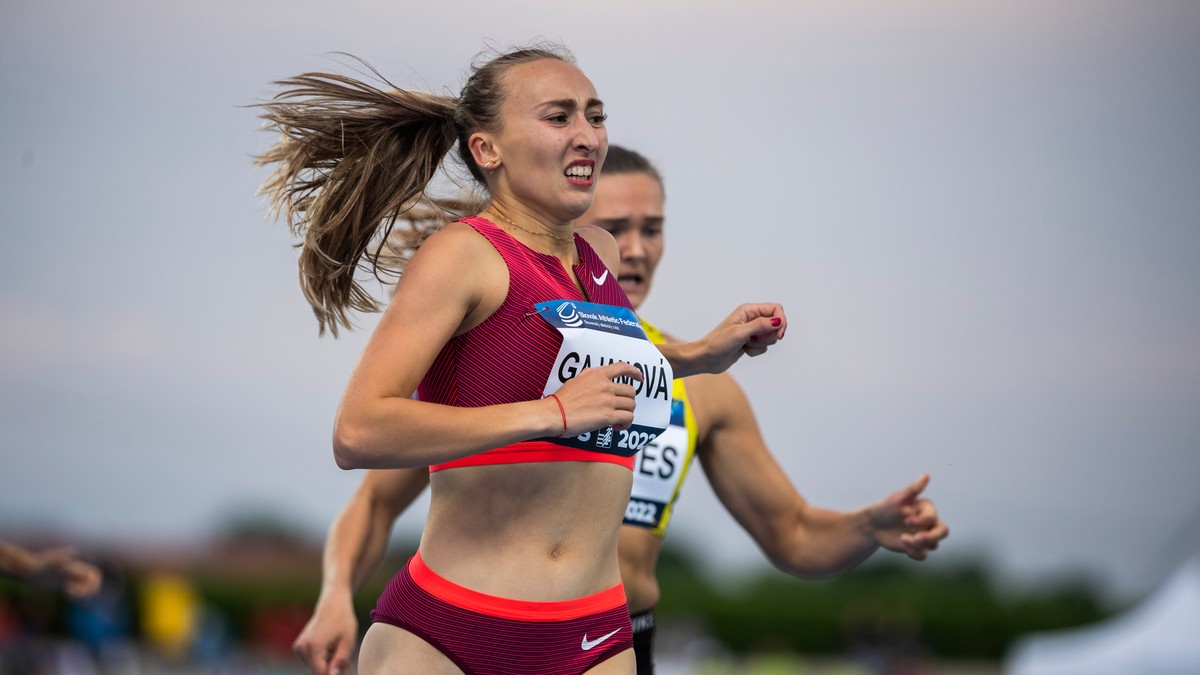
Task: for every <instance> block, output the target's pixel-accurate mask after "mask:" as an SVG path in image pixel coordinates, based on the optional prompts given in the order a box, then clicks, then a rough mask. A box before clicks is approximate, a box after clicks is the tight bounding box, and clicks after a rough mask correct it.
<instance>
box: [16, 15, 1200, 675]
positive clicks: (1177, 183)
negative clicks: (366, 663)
mask: <svg viewBox="0 0 1200 675" xmlns="http://www.w3.org/2000/svg"><path fill="white" fill-rule="evenodd" d="M574 4H578V3H574ZM574 4H572V6H571V7H566V6H565V4H563V3H548V2H541V1H534V0H510V1H509V2H505V3H490V2H482V1H469V2H455V1H453V0H448V1H447V2H439V3H395V2H389V3H384V2H368V1H365V0H347V1H345V2H341V3H327V2H312V1H311V0H292V1H290V2H281V1H279V0H241V1H239V2H231V1H229V0H213V1H210V2H207V3H163V2H150V1H149V0H112V1H110V2H105V3H90V2H82V1H79V0H45V1H42V2H37V3H34V2H27V1H20V0H18V1H16V2H8V3H5V4H4V5H3V6H0V91H3V95H2V96H0V196H2V200H0V317H3V319H2V320H0V429H2V433H3V446H2V450H0V452H2V455H0V539H6V540H10V541H15V542H19V543H22V544H24V545H26V546H30V547H34V548H39V547H48V546H53V545H58V544H72V545H76V546H78V547H79V548H80V550H81V553H82V555H83V556H84V557H85V558H88V559H90V560H93V561H95V562H97V563H99V564H101V565H102V566H103V567H104V569H105V570H106V585H105V589H104V591H103V592H102V593H101V594H100V595H99V596H97V598H96V599H94V600H92V601H89V602H86V603H71V602H67V601H66V600H65V599H64V598H62V597H61V596H59V595H56V594H54V593H51V592H48V591H45V590H42V589H37V588H31V587H29V586H27V585H24V584H22V583H19V582H17V581H15V580H12V579H0V655H2V657H0V658H2V659H3V660H2V662H0V668H3V669H4V670H3V671H2V672H4V673H22V672H154V671H155V670H156V669H157V670H168V671H170V670H189V669H191V670H199V671H201V672H209V671H212V670H214V669H215V670H219V671H221V672H293V671H294V670H295V668H296V665H297V664H296V662H295V661H294V658H293V657H292V656H291V654H290V642H291V640H292V639H293V638H294V637H295V634H296V632H298V630H299V628H300V626H302V625H303V622H304V621H305V620H306V619H307V616H308V612H309V610H310V608H311V604H312V602H313V600H314V599H315V597H316V592H317V587H318V583H319V568H320V563H319V547H320V544H321V540H322V537H323V533H324V530H325V528H326V527H327V526H328V524H329V522H330V521H331V519H332V518H333V516H334V515H335V514H336V513H337V511H338V509H339V508H340V506H341V504H342V503H343V502H344V501H345V499H346V498H347V496H348V495H349V493H350V492H351V491H352V489H353V487H354V486H355V485H356V484H357V481H358V480H359V478H360V476H359V475H358V474H356V473H354V472H343V471H340V470H338V469H337V467H336V466H335V465H334V463H333V459H332V452H331V450H330V443H329V438H330V429H331V421H332V417H333V412H334V408H335V406H336V404H337V401H338V398H339V396H340V394H341V390H342V387H343V386H344V384H345V381H346V378H347V377H348V375H349V372H350V370H351V368H352V367H353V364H354V361H355V359H356V358H357V355H358V352H359V351H360V349H361V348H362V346H363V343H364V342H365V339H366V337H367V336H368V335H369V333H370V330H371V328H372V326H373V323H374V321H375V317H372V316H364V317H361V318H360V321H359V323H360V327H359V329H358V330H357V331H355V332H352V333H350V334H347V335H343V336H342V337H341V338H339V339H336V340H334V339H332V338H330V337H324V338H319V337H318V335H317V326H316V322H315V320H314V319H313V317H312V315H311V313H310V312H309V310H308V308H307V305H306V304H305V303H304V300H303V298H302V297H301V294H300V292H299V288H298V285H297V282H296V268H295V258H296V251H295V249H294V248H293V247H292V244H293V243H294V242H293V240H292V238H291V236H290V234H289V233H288V231H287V228H286V227H285V225H284V224H282V223H280V222H277V221H273V220H270V219H268V217H267V208H266V204H265V202H264V200H263V199H261V198H260V197H259V196H257V194H256V189H257V187H258V185H259V183H261V182H262V180H263V179H264V178H265V177H266V172H265V171H263V170H261V169H257V168H255V167H254V166H253V163H252V157H253V155H255V154H256V153H258V152H261V151H262V150H263V149H265V148H266V147H267V145H268V144H269V143H270V142H272V140H273V139H272V138H271V137H269V136H268V135H267V134H265V133H263V132H261V131H260V130H259V126H260V125H259V121H258V119H257V115H256V111H255V110H254V108H253V107H252V106H253V104H254V103H255V102H256V101H260V100H262V99H263V98H265V97H267V96H268V95H269V94H270V93H271V91H272V88H271V85H270V83H271V82H272V81H274V80H278V79H281V78H285V77H289V76H292V75H296V74H299V73H301V72H305V71H310V70H333V71H336V72H342V73H347V72H351V69H352V67H353V64H352V62H351V61H350V60H348V59H346V58H344V57H339V56H337V55H336V54H335V52H349V53H351V54H354V55H355V56H358V57H362V58H363V59H365V60H366V61H367V62H369V63H370V64H371V65H373V66H375V67H376V68H378V69H379V70H380V71H381V72H382V73H383V74H384V75H385V76H387V77H388V78H389V79H390V80H391V81H392V82H393V83H395V84H396V85H398V86H402V87H409V88H420V89H427V90H431V91H437V92H445V93H456V92H457V90H458V88H459V87H460V86H461V84H462V82H463V80H464V79H465V76H466V73H467V69H468V65H469V63H470V62H471V60H472V58H473V57H474V56H475V55H476V54H478V53H480V52H481V51H485V50H489V49H501V50H503V49H505V48H507V47H509V46H512V45H522V44H526V43H528V42H530V41H531V40H535V39H550V40H558V41H562V42H563V43H565V44H566V45H567V46H568V47H569V48H570V49H571V50H572V51H573V52H574V53H575V55H576V56H577V58H578V63H579V65H580V67H581V68H582V69H583V70H584V72H586V73H587V74H588V75H589V77H591V79H592V81H593V82H594V83H595V85H596V88H597V90H598V91H599V93H600V96H601V97H602V98H603V99H604V101H605V103H606V107H607V112H608V113H609V123H608V127H609V135H610V140H611V141H612V142H615V143H620V144H622V145H625V146H627V147H631V148H633V149H636V150H638V151H640V152H642V153H643V154H645V155H647V156H648V157H650V158H651V159H652V160H653V161H655V162H656V163H657V164H658V166H659V167H660V168H661V170H662V173H663V175H664V178H665V181H666V189H667V228H668V232H669V237H668V241H669V243H668V247H667V254H666V257H665V259H664V262H663V264H662V265H661V266H660V271H659V275H658V277H657V281H656V284H655V290H654V292H653V294H652V295H651V298H650V300H649V302H648V303H647V304H646V305H645V306H644V307H643V314H644V315H645V316H646V317H648V318H650V319H651V320H653V321H655V322H656V323H657V324H659V325H660V326H662V327H663V328H665V329H667V330H669V331H671V332H672V333H674V334H676V335H679V336H682V337H697V336H699V335H701V334H702V333H703V332H704V331H705V330H706V329H707V328H708V327H709V326H711V325H712V324H713V323H714V322H716V321H717V320H719V319H720V318H722V317H724V315H725V314H726V312H727V311H728V310H729V309H731V308H732V307H733V306H735V305H736V304H737V303H739V302H743V301H748V300H771V301H779V302H782V303H783V304H784V305H785V307H786V308H787V311H788V314H789V317H790V321H791V326H792V328H791V330H790V332H789V334H788V339H787V340H786V341H785V342H784V343H783V344H782V345H781V346H780V347H779V348H778V349H775V350H773V351H772V352H771V354H770V355H768V356H767V357H764V358H763V359H756V360H744V361H743V362H740V363H738V364H737V365H736V366H735V369H734V375H735V377H737V378H738V380H739V381H740V382H741V384H742V385H743V387H744V388H745V389H746V391H747V393H748V395H749V397H750V399H751V401H752V403H753V405H754V407H755V410H756V412H757V414H758V417H759V422H760V425H761V427H762V429H763V433H764V435H765V437H766V438H767V440H768V442H769V443H770V445H771V446H772V449H773V451H774V452H775V454H776V456H777V457H778V458H779V460H780V462H781V464H782V465H783V466H784V467H785V469H786V470H787V471H788V473H789V475H790V476H791V477H792V479H793V481H794V482H795V484H796V485H797V486H798V488H799V489H800V490H801V492H803V493H804V495H805V496H806V497H807V498H808V499H809V500H810V501H811V502H813V503H815V504H818V505H821V506H827V507H831V508H838V509H849V508H855V507H858V506H861V505H864V504H867V503H870V502H873V501H875V500H877V499H880V498H882V497H884V496H886V495H888V494H890V493H891V492H893V491H894V490H896V489H899V488H900V487H902V486H904V485H906V484H908V483H909V482H911V481H912V480H914V479H915V478H916V477H917V476H918V475H919V474H920V473H922V472H928V473H930V474H931V475H932V482H931V484H930V486H929V489H928V495H929V496H930V497H931V498H933V499H934V500H935V501H936V503H937V504H938V506H939V509H940V511H941V513H942V515H943V517H944V518H945V519H946V520H947V521H948V523H949V524H950V527H951V530H952V535H951V537H950V539H949V540H947V542H946V543H945V545H944V546H943V547H942V550H940V551H939V552H938V553H937V554H936V556H935V559H933V560H930V561H928V562H926V563H923V564H918V563H914V562H911V561H907V560H902V559H900V558H899V557H898V556H895V555H889V554H880V555H877V556H876V557H875V558H874V559H873V560H872V561H870V562H869V563H868V564H867V565H866V566H864V567H863V568H862V569H860V570H857V571H855V572H853V573H851V574H849V575H847V576H845V577H843V578H840V579H836V580H825V581H796V580H793V579H791V578H789V577H785V576H783V575H782V574H779V573H777V572H774V571H772V570H771V569H770V568H769V567H768V566H767V564H766V562H765V561H764V559H763V557H762V555H761V554H760V552H759V551H758V550H757V549H756V547H755V545H754V544H753V542H752V541H751V540H750V539H749V538H748V537H747V536H746V535H745V534H744V533H743V532H742V531H741V530H740V529H739V528H738V526H737V525H736V523H734V522H733V520H732V519H731V518H730V517H729V516H728V515H727V514H726V513H725V512H724V511H723V510H722V508H721V506H720V505H719V503H718V502H717V501H716V500H715V499H714V497H713V496H712V493H711V491H710V490H709V488H708V486H707V484H706V481H705V479H704V477H703V474H702V472H700V471H697V472H695V475H694V476H692V478H691V480H690V481H689V485H688V488H687V490H685V493H684V496H683V499H682V501H681V503H680V505H679V510H678V518H677V520H676V521H675V523H674V524H673V526H672V529H671V532H670V534H669V535H668V542H667V543H668V549H669V552H670V555H669V556H668V559H667V560H666V561H665V563H664V566H663V568H662V575H661V576H662V577H663V580H664V600H663V605H662V608H661V612H660V625H661V627H660V636H661V646H660V648H659V651H660V653H661V654H662V655H663V659H664V666H663V667H664V671H665V672H666V673H667V675H670V674H671V673H673V672H678V673H685V672H705V673H709V672H711V673H717V672H739V673H750V672H804V671H806V670H807V671H811V672H835V671H836V672H859V670H861V671H862V672H968V671H969V672H992V671H999V670H1001V669H1002V668H1003V667H1004V664H1005V662H1006V661H1005V659H1006V658H1008V655H1011V653H1012V649H1013V648H1014V645H1015V644H1017V643H1018V641H1019V640H1020V639H1021V638H1022V637H1023V636H1027V635H1031V634H1034V633H1037V632H1039V631H1045V630H1050V629H1061V628H1071V627H1081V626H1090V625H1095V624H1096V623H1097V622H1101V621H1103V620H1105V619H1108V618H1111V617H1116V616H1119V615H1121V613H1122V612H1124V611H1125V610H1128V609H1130V608H1133V607H1136V606H1137V605H1138V604H1139V603H1140V602H1141V601H1143V599H1145V598H1147V597H1149V596H1150V595H1151V594H1152V593H1153V592H1154V591H1155V590H1156V589H1158V588H1160V587H1161V586H1162V585H1163V584H1164V583H1165V582H1166V580H1167V579H1169V578H1171V575H1172V573H1173V572H1174V571H1175V570H1176V569H1178V568H1179V567H1180V566H1181V565H1183V564H1185V563H1186V562H1187V561H1188V560H1193V559H1194V558H1195V556H1196V555H1197V553H1198V551H1200V497H1198V496H1197V495H1200V489H1198V487H1200V485H1198V484H1200V414H1197V413H1198V412H1200V264H1198V263H1200V197H1198V196H1197V195H1200V190H1198V189H1197V188H1198V187H1200V116H1198V115H1197V114H1196V111H1197V110H1198V109H1200V78H1198V77H1197V76H1196V75H1197V72H1200V4H1197V3H1194V2H1180V1H1166V0H1162V1H1150V2H1135V1H1134V0H1121V1H1114V0H1097V1H1091V2H1033V1H1025V0H1019V1H1017V2H978V3H959V2H950V1H948V0H947V1H924V0H919V1H917V2H906V3H890V2H853V1H852V2H843V3H837V4H831V3H818V2H807V1H806V2H781V1H775V0H764V1H762V2H752V3H751V2H741V3H733V2H713V1H706V0H689V1H687V2H684V1H682V0H664V1H662V2H656V3H645V2H635V1H633V0H610V1H609V2H607V3H604V4H602V5H596V4H583V5H581V6H579V7H575V6H574ZM423 517H424V502H421V503H419V504H418V505H417V506H416V507H414V508H413V509H411V510H410V512H409V513H407V514H406V515H405V516H404V517H403V518H402V519H401V521H400V522H399V523H398V524H397V527H396V542H395V546H394V554H395V558H394V559H393V560H390V561H389V562H388V563H387V564H386V565H385V568H387V569H386V570H381V572H380V575H378V578H377V579H376V580H374V581H373V582H372V584H373V585H372V587H371V588H368V589H366V590H365V591H364V592H363V594H362V595H361V596H360V601H361V603H362V611H363V612H364V615H365V612H366V610H367V609H369V608H370V606H372V604H373V602H374V597H375V593H377V591H378V589H379V588H380V587H381V585H382V583H383V582H384V581H385V580H386V578H387V576H389V575H390V572H391V571H393V570H394V569H395V568H396V567H397V566H398V565H399V564H400V563H399V561H400V560H402V559H403V557H405V556H406V555H407V554H409V553H410V552H411V550H412V549H413V547H415V541H416V537H417V536H418V535H419V532H420V527H421V523H422V520H423ZM130 669H133V670H130ZM838 669H842V670H838ZM854 669H859V670H854Z"/></svg>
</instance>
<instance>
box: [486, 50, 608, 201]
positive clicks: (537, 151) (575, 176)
mask: <svg viewBox="0 0 1200 675" xmlns="http://www.w3.org/2000/svg"><path fill="white" fill-rule="evenodd" d="M504 84H505V100H504V103H503V106H502V108H501V111H502V112H501V114H502V122H501V128H500V130H499V131H498V132H497V133H496V134H495V138H494V142H495V145H496V147H497V148H498V149H499V151H500V157H501V159H500V161H501V162H502V168H503V172H502V174H501V180H500V181H499V184H498V185H496V186H494V190H493V196H498V197H501V198H513V199H515V200H516V201H517V202H518V203H521V204H523V205H524V206H525V207H527V208H528V209H530V210H531V211H533V212H534V213H535V214H537V215H540V216H543V217H545V218H546V219H548V220H550V221H558V222H567V221H570V220H574V219H575V218H577V217H578V216H579V214H581V213H583V212H584V211H586V210H587V208H588V206H590V205H591V202H592V194H593V188H594V186H595V176H596V174H597V172H599V170H600V165H601V164H602V163H603V162H604V156H605V154H607V152H608V132H607V131H606V130H605V128H604V104H603V103H602V102H601V101H600V99H599V97H597V95H596V90H595V88H594V87H592V83H591V81H589V80H588V78H587V76H585V75H584V74H583V72H582V71H580V70H579V69H578V68H576V67H575V66H573V65H571V64H569V63H565V62H563V61H559V60H556V59H542V60H540V61H534V62H532V63H523V64H520V65H517V66H513V67H512V68H511V69H510V70H509V71H508V72H507V73H506V74H505V75H504ZM497 191H499V194H497Z"/></svg>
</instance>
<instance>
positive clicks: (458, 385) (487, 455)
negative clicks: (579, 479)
mask: <svg viewBox="0 0 1200 675" xmlns="http://www.w3.org/2000/svg"><path fill="white" fill-rule="evenodd" d="M462 222H464V223H466V224H468V225H470V226H471V227H472V228H474V229H475V231H476V232H478V233H479V234H481V235H483V237H484V238H486V239H487V240H488V241H489V242H491V244H492V246H494V247H496V250H497V251H498V252H499V253H500V256H501V257H502V258H503V259H504V262H505V264H506V265H507V266H508V276H509V282H508V295H507V297H505V299H504V303H503V304H501V305H500V308H499V309H497V310H496V311H495V313H493V314H492V315H491V316H489V317H488V318H487V319H485V320H484V321H483V323H481V324H479V325H478V326H476V327H474V328H472V329H471V330H469V331H467V332H466V333H463V334H462V335H459V336H456V337H454V338H451V340H450V341H449V342H447V343H446V345H445V346H444V347H443V348H442V351H441V353H439V354H438V356H437V358H436V359H435V360H434V362H433V365H431V366H430V368H429V371H428V372H427V373H425V377H424V378H423V379H422V380H421V383H420V385H419V386H418V387H417V395H418V397H419V398H420V399H421V400H422V401H428V402H430V403H441V404H445V405H454V406H459V407H463V408H474V407H480V406H485V405H497V404H502V403H517V402H521V401H536V400H538V399H540V398H542V392H543V390H544V388H545V386H546V380H547V378H548V377H549V375H550V369H551V368H552V367H553V365H554V360H555V357H556V356H557V355H558V350H559V347H560V346H561V345H562V335H561V334H560V333H559V332H558V331H557V330H556V329H555V328H554V327H553V326H551V325H550V324H548V323H547V322H546V321H545V320H543V319H542V318H541V317H540V316H538V315H537V312H536V311H535V309H534V304H535V303H538V302H544V301H547V300H556V299H560V298H561V299H567V300H579V301H584V302H593V303H598V304H604V305H616V306H620V307H629V308H630V309H632V307H631V305H630V304H629V299H628V298H627V297H625V292H624V291H622V290H621V287H620V285H619V284H618V283H617V279H616V275H614V274H610V273H609V270H608V268H607V267H605V265H604V261H602V260H601V259H600V256H599V255H597V254H596V252H595V251H594V250H593V249H592V247H591V246H590V245H589V244H588V243H587V241H585V240H584V239H583V238H582V237H580V236H579V235H578V234H576V235H574V237H575V247H576V250H577V251H578V253H579V263H578V264H577V265H575V266H574V267H573V270H574V272H575V275H576V276H577V277H578V278H579V281H580V284H582V286H583V290H584V292H585V295H586V297H585V295H581V294H580V293H579V289H578V288H577V287H576V285H575V281H574V280H573V279H571V277H570V275H568V274H567V272H566V270H564V269H563V267H562V263H561V262H560V261H559V259H558V258H557V257H555V256H552V255H548V254H545V253H539V252H538V251H534V250H533V249H530V248H529V247H528V246H525V245H524V244H522V243H521V242H519V241H517V240H516V239H514V238H513V237H512V236H511V235H509V234H508V233H507V232H505V231H504V230H502V229H501V228H499V227H497V226H496V225H495V224H494V223H492V222H491V221H489V220H487V219H485V218H480V217H474V218H465V219H463V221H462ZM545 461H594V462H612V463H616V464H622V465H624V466H627V467H629V468H631V469H632V468H633V457H620V456H617V455H610V454H607V453H602V452H593V451H588V450H579V449H575V448H568V447H564V446H562V445H558V444H556V443H553V442H550V441H543V440H533V441H523V442H520V443H514V444H512V445H508V446H504V447H501V448H495V449H492V450H486V451H484V452H481V453H478V454H475V455H471V456H469V457H464V458H461V459H456V460H452V461H449V462H443V463H441V464H435V465H433V466H430V467H429V470H430V471H431V472H434V471H441V470H443V469H450V468H455V467H460V466H481V465H487V464H510V463H517V462H545Z"/></svg>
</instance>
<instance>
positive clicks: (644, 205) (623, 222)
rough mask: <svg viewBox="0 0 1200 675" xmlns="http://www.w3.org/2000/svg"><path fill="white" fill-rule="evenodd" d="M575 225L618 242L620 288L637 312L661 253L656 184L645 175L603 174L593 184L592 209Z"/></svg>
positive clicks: (660, 216) (659, 197) (660, 198)
mask: <svg viewBox="0 0 1200 675" xmlns="http://www.w3.org/2000/svg"><path fill="white" fill-rule="evenodd" d="M575 222H576V224H577V225H596V226H597V227H601V228H603V229H605V230H608V232H609V233H610V234H612V236H613V238H614V239H616V240H617V247H618V248H620V250H621V269H620V270H619V273H618V278H619V279H620V281H621V289H622V290H624V291H625V295H627V296H629V302H630V304H632V305H633V307H634V309H637V308H638V307H639V306H640V305H641V304H642V301H643V300H645V299H646V294H647V293H649V292H650V282H651V281H652V280H653V279H654V270H655V269H657V268H658V261H659V260H661V259H662V254H663V192H662V188H661V187H660V186H659V184H658V181H657V180H655V179H654V177H653V176H651V175H649V174H646V173H619V174H612V175H607V174H606V175H604V176H603V177H602V178H601V179H600V180H598V181H596V197H595V199H594V200H593V201H592V208H590V209H588V211H587V213H585V214H583V215H582V216H580V217H579V219H578V220H577V221H575Z"/></svg>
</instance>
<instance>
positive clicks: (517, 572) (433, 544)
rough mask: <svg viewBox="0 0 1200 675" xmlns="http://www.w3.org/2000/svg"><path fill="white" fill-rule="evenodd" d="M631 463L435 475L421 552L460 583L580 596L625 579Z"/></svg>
mask: <svg viewBox="0 0 1200 675" xmlns="http://www.w3.org/2000/svg"><path fill="white" fill-rule="evenodd" d="M631 483H632V475H631V472H630V471H629V469H627V468H625V467H622V466H619V465H616V464H611V463H608V462H531V463H523V464H495V465H489V466H474V467H461V468H455V469H447V470H444V471H438V472H436V473H434V474H432V475H431V476H430V496H431V500H430V506H429V516H428V518H427V519H426V522H425V531H424V533H423V534H422V537H421V557H422V558H423V559H424V560H425V562H426V564H427V565H428V566H429V567H430V569H432V570H433V571H434V572H436V573H437V574H439V575H440V576H442V577H444V578H446V579H448V580H449V581H452V582H454V583H456V584H458V585H460V586H465V587H467V588H470V589H472V590H475V591H479V592H481V593H487V594H489V595H495V596H499V597H503V598H510V599H516V600H534V601H558V600H571V599H574V598H579V597H583V596H585V595H590V594H592V593H598V592H600V591H602V590H605V589H607V588H610V587H612V586H614V585H616V584H617V583H618V582H619V581H620V571H619V566H618V564H617V531H618V529H619V527H620V523H621V518H622V515H623V514H624V511H625V505H626V503H627V501H628V498H629V490H630V485H631Z"/></svg>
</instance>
